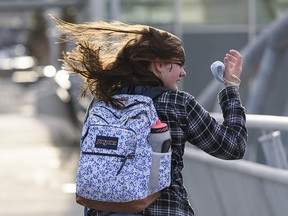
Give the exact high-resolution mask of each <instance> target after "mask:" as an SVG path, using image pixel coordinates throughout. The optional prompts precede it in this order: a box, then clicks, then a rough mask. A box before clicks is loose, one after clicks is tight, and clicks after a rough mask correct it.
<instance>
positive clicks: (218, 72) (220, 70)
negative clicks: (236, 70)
mask: <svg viewBox="0 0 288 216" xmlns="http://www.w3.org/2000/svg"><path fill="white" fill-rule="evenodd" d="M210 69H211V72H212V74H213V76H214V78H215V79H216V80H217V81H219V82H221V83H223V84H225V83H229V84H230V85H233V86H237V87H238V88H239V86H240V83H241V80H240V79H239V77H237V76H236V75H235V74H232V77H233V78H234V79H236V80H237V83H236V82H232V81H229V80H227V79H225V73H224V71H225V65H224V64H223V63H222V62H221V61H215V62H213V64H211V66H210Z"/></svg>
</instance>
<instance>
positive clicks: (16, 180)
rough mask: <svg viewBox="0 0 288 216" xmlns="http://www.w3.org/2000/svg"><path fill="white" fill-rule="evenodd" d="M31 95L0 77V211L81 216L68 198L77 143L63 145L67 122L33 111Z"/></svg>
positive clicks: (4, 213)
mask: <svg viewBox="0 0 288 216" xmlns="http://www.w3.org/2000/svg"><path fill="white" fill-rule="evenodd" d="M35 95H36V92H35V87H30V88H23V87H21V86H18V85H15V84H13V83H11V81H10V80H9V79H7V78H5V79H3V78H0V182H1V184H0V215H1V216H18V215H19V216H20V215H21V216H36V215H37V216H39V215H41V216H46V215H47V216H52V215H53V216H66V215H67V216H68V215H69V216H78V215H83V214H82V212H83V208H82V207H81V206H79V205H78V204H76V203H75V199H74V196H75V195H74V190H75V185H74V181H75V180H74V179H75V170H76V166H77V159H78V147H77V145H74V144H71V143H65V136H69V132H68V130H67V127H66V126H67V124H68V123H67V122H65V121H63V120H59V118H53V116H46V117H45V116H41V115H39V114H37V112H36V111H35V97H36V96H35ZM68 128H69V125H68ZM72 133H73V132H72ZM55 137H56V138H55ZM67 140H69V139H67Z"/></svg>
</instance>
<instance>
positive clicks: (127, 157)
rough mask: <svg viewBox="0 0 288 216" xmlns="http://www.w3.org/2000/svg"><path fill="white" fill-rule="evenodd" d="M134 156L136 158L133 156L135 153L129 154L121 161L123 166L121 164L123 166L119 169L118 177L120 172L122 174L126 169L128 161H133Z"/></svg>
mask: <svg viewBox="0 0 288 216" xmlns="http://www.w3.org/2000/svg"><path fill="white" fill-rule="evenodd" d="M134 156H135V154H133V153H131V154H128V155H127V156H126V157H125V158H124V159H123V160H122V161H121V162H122V164H121V166H120V168H119V170H118V172H117V174H116V176H117V175H119V174H120V172H121V170H122V168H123V167H124V165H125V163H126V161H127V160H128V159H132V158H133V157H134Z"/></svg>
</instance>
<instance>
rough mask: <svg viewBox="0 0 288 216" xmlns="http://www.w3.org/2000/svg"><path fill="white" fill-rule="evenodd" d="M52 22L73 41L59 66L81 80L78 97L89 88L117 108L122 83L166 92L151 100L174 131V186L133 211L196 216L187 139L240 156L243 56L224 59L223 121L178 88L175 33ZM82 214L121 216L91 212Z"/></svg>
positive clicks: (216, 152)
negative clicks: (186, 165)
mask: <svg viewBox="0 0 288 216" xmlns="http://www.w3.org/2000/svg"><path fill="white" fill-rule="evenodd" d="M57 24H58V28H59V29H61V30H63V31H64V33H65V35H66V39H65V40H72V41H73V42H74V43H75V44H76V47H75V48H74V49H73V50H72V52H67V53H66V54H65V55H64V59H63V63H64V67H65V69H66V70H68V71H69V72H71V73H74V74H79V75H81V77H82V78H83V79H84V82H85V85H84V90H83V95H85V93H87V92H90V93H91V94H92V95H93V97H95V98H97V99H99V100H103V101H104V102H106V103H108V104H112V105H113V106H115V107H117V108H119V109H121V101H118V100H115V99H114V98H113V95H115V94H117V92H119V91H120V90H121V89H122V88H123V87H133V86H138V85H142V86H146V87H147V86H150V87H153V86H161V87H166V88H167V89H169V91H166V92H165V93H163V94H162V95H161V96H159V97H158V98H156V99H155V101H154V105H155V108H156V110H157V113H158V116H159V118H160V120H161V121H162V122H165V123H167V124H168V125H169V128H170V132H171V138H172V167H171V172H172V174H171V178H172V179H171V185H170V187H169V188H167V189H165V190H163V191H162V192H161V196H160V198H158V199H157V200H156V201H155V202H154V203H153V204H152V205H150V206H149V207H148V208H146V209H145V210H143V211H141V212H139V213H137V214H136V215H153V216H155V215H163V216H164V215H165V216H167V215H177V216H181V215H183V216H184V215H185V216H186V215H194V211H193V209H192V207H191V206H190V204H189V201H188V196H187V192H186V190H185V188H184V186H183V178H182V174H181V172H182V169H183V154H184V147H185V143H186V142H189V143H191V144H192V145H195V146H197V147H198V148H200V149H202V150H203V151H205V152H207V153H208V154H210V155H212V156H214V157H217V158H221V159H226V160H233V159H241V158H242V157H243V156H244V153H245V149H246V142H247V130H246V127H245V112H244V108H243V107H242V105H241V101H240V97H239V93H238V87H239V86H238V84H240V75H241V71H242V56H241V54H240V53H239V52H238V51H236V50H230V51H229V53H228V54H226V56H225V57H224V64H225V68H226V69H225V79H226V82H225V86H224V89H223V90H222V91H221V92H220V93H219V102H220V106H221V109H222V112H223V116H224V122H223V123H222V124H220V123H218V122H217V121H216V120H214V119H213V118H212V117H211V116H210V115H209V113H208V112H207V111H206V110H205V109H204V108H203V107H201V105H200V104H199V103H198V102H197V101H196V100H195V98H194V97H193V96H192V95H190V94H189V93H187V92H184V91H179V90H178V84H179V82H180V80H181V79H182V78H183V77H185V75H186V72H185V70H184V68H183V66H184V63H185V51H184V48H183V44H182V42H181V40H180V39H179V38H177V37H176V36H175V35H173V34H171V33H168V32H166V31H163V30H159V29H156V28H153V27H149V26H144V25H127V24H124V23H121V22H90V23H83V24H72V23H66V22H64V21H62V20H59V19H57ZM192 181H193V180H192ZM194 196H197V194H196V195H194ZM87 215H123V214H121V213H109V212H101V211H96V210H93V209H90V210H89V211H88V212H87ZM125 215H126V214H125Z"/></svg>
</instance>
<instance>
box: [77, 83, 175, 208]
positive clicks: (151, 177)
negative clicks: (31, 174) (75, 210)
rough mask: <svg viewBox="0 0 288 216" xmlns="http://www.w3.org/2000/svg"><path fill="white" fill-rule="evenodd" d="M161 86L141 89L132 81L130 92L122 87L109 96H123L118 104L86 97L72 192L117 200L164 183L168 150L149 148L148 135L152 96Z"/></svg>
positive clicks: (152, 120)
mask: <svg viewBox="0 0 288 216" xmlns="http://www.w3.org/2000/svg"><path fill="white" fill-rule="evenodd" d="M163 91H165V90H163V89H160V90H159V88H158V89H156V90H155V89H154V90H153V88H151V89H149V90H148V91H146V93H145V91H144V93H143V88H142V87H141V88H140V87H136V90H135V92H134V93H135V94H134V95H131V94H127V93H128V91H127V89H126V90H125V89H124V90H122V92H120V94H117V95H115V96H114V97H115V98H121V99H123V98H125V100H124V101H122V103H123V104H124V106H125V109H121V110H119V109H115V108H113V107H112V106H110V105H106V104H105V103H104V102H102V101H95V100H93V101H92V102H91V104H90V106H89V108H88V110H87V113H86V119H85V121H84V125H83V131H82V136H81V141H80V159H79V166H78V171H77V175H76V193H77V195H79V196H81V197H83V198H86V199H89V200H96V201H102V202H116V203H122V202H130V201H133V200H140V199H144V198H146V197H147V196H149V195H151V194H154V193H156V192H158V191H161V190H163V189H164V188H166V187H169V185H170V181H171V176H170V170H171V151H169V152H167V153H156V152H153V151H152V147H151V144H150V142H149V139H148V137H149V134H150V130H151V126H152V125H153V124H154V123H155V122H156V120H157V119H158V115H157V112H156V110H155V107H154V105H153V100H152V98H154V97H156V96H158V95H159V94H161V93H163ZM166 91H167V90H166ZM123 92H124V93H123ZM125 92H126V93H125ZM139 92H140V93H139ZM144 94H146V95H144Z"/></svg>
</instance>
